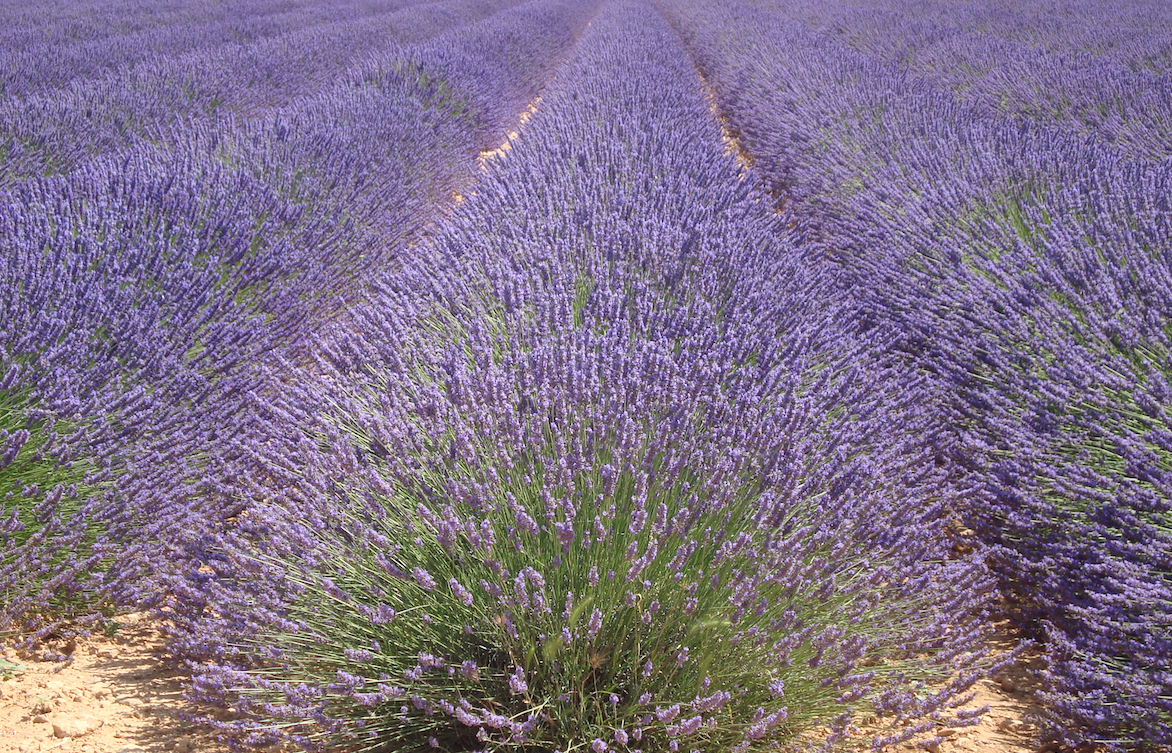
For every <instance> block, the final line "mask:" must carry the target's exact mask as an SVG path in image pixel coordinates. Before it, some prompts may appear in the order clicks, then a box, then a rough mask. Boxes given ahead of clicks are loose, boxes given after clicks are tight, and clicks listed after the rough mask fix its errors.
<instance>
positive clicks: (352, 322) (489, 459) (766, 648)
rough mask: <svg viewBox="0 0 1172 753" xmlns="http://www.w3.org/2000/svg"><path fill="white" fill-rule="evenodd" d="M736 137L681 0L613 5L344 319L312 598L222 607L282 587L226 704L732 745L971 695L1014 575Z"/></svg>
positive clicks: (312, 531)
mask: <svg viewBox="0 0 1172 753" xmlns="http://www.w3.org/2000/svg"><path fill="white" fill-rule="evenodd" d="M603 72H604V73H603ZM719 135H720V134H719V129H718V128H717V126H716V124H715V122H714V121H713V120H712V118H711V115H710V112H709V106H708V103H707V101H706V100H705V99H704V97H703V94H702V91H701V90H700V88H699V86H698V77H697V76H696V74H695V72H694V70H693V69H692V68H691V67H690V64H689V62H688V60H687V58H686V55H685V54H684V51H683V49H682V47H681V46H680V44H679V42H678V40H677V39H676V38H675V37H674V36H673V35H672V34H671V32H670V30H669V29H668V28H667V26H666V24H665V23H664V21H663V20H662V18H661V17H659V16H658V14H657V13H656V12H655V11H654V9H653V8H652V7H650V6H649V5H647V4H644V3H612V4H610V5H608V6H607V7H606V9H605V10H604V11H602V12H601V13H600V15H599V16H598V17H597V18H595V19H594V21H593V24H592V26H591V29H590V30H589V32H588V33H587V35H586V36H585V37H584V38H583V41H582V42H581V43H580V45H579V46H578V48H576V50H575V51H574V54H573V56H572V58H571V60H570V61H569V62H568V63H567V64H566V65H565V66H564V67H563V68H562V69H560V70H559V72H558V75H557V78H556V79H555V82H554V84H552V85H551V86H550V88H549V89H548V90H547V91H545V92H544V93H543V95H542V103H541V106H540V108H539V109H538V111H537V113H536V114H535V115H534V117H533V119H532V120H531V121H530V123H529V125H528V126H527V128H526V129H525V130H524V132H523V133H522V134H521V135H520V138H519V140H518V141H517V142H516V143H515V144H514V145H513V147H512V149H511V150H510V151H509V152H507V153H506V155H505V156H503V157H501V158H499V159H500V160H501V161H500V162H499V163H497V162H492V163H490V165H491V169H490V170H489V172H488V173H487V174H486V176H485V177H484V179H483V180H482V181H481V182H480V184H479V185H478V188H477V193H476V195H475V196H474V197H471V198H469V199H468V200H467V201H466V202H465V203H464V204H462V205H461V209H460V210H459V211H457V212H456V213H455V214H454V215H453V216H452V217H451V218H449V220H448V221H447V222H445V223H444V224H443V226H442V227H441V228H439V229H438V230H437V233H436V236H435V238H434V239H433V240H432V241H431V242H430V243H429V244H427V245H426V246H423V247H421V248H419V249H417V253H416V254H415V255H414V256H413V257H412V258H410V259H404V260H403V263H402V265H401V266H399V267H397V268H396V269H395V270H394V271H392V272H388V273H386V274H385V275H383V276H382V278H381V279H380V280H379V282H378V287H377V290H376V292H375V294H374V295H373V296H372V298H371V300H370V302H368V303H366V304H364V305H363V306H360V307H357V308H355V309H354V310H353V312H352V313H351V315H350V317H349V318H348V319H347V320H346V321H345V322H343V323H340V324H339V325H338V327H337V328H336V329H335V330H333V331H331V332H329V333H326V334H323V336H322V342H324V343H325V345H324V346H323V347H322V349H321V350H320V351H319V353H318V355H317V358H316V361H315V364H314V366H313V367H312V368H311V369H310V371H311V372H313V373H314V374H316V375H319V376H317V377H315V379H313V380H307V381H306V382H305V383H304V384H302V385H301V387H300V388H299V389H297V390H294V391H293V392H291V393H290V394H289V395H288V396H287V397H286V398H285V399H287V400H288V401H289V403H290V404H291V405H310V404H313V405H319V406H323V407H322V408H321V411H320V419H318V420H320V421H321V422H322V423H321V424H320V425H317V426H313V421H314V419H310V420H309V424H310V425H309V426H307V429H306V430H307V431H310V432H312V433H314V434H315V436H316V437H317V441H318V442H319V443H320V445H321V446H322V447H324V448H327V449H328V452H326V453H325V454H326V456H327V457H328V458H331V459H332V462H326V461H321V465H318V466H317V467H315V469H314V475H315V476H317V480H315V481H314V482H313V483H314V484H316V486H317V487H319V488H322V489H324V490H325V491H324V495H323V496H324V499H320V500H319V501H318V502H317V503H316V504H317V505H318V507H317V508H315V509H314V510H313V511H312V512H310V511H306V510H299V513H300V514H308V515H311V516H312V522H311V523H308V524H307V525H304V526H292V527H291V528H292V529H293V530H290V531H289V533H288V534H287V535H285V534H283V535H282V537H287V538H288V539H289V540H296V541H297V542H298V548H299V549H300V552H301V556H300V557H296V558H294V557H290V559H291V560H292V561H294V562H297V563H298V565H299V566H301V567H303V568H304V569H303V570H299V569H294V570H293V571H292V572H291V574H290V575H289V576H288V577H289V580H290V587H289V591H287V592H286V593H285V594H284V601H283V602H282V601H281V600H280V599H279V598H276V597H275V596H274V595H273V594H272V593H271V592H268V591H266V592H264V593H257V592H256V591H251V592H250V591H247V590H246V589H242V590H240V591H237V592H236V595H235V596H234V597H232V596H228V595H227V594H225V596H223V597H221V598H225V599H228V601H227V602H221V603H220V604H219V605H217V606H216V607H215V608H216V610H217V611H222V612H227V611H230V610H232V609H236V608H239V607H241V606H242V605H243V604H245V603H246V602H249V601H252V602H254V603H255V602H257V601H259V600H261V599H262V598H263V599H268V601H266V602H265V603H266V605H272V606H271V607H268V608H270V609H272V610H273V612H272V614H271V616H270V619H269V628H268V629H267V630H264V631H260V632H259V633H258V634H257V636H256V637H254V638H252V639H248V640H245V639H242V638H240V637H238V638H237V639H236V641H235V646H234V648H235V650H236V651H238V653H237V654H236V655H235V660H234V661H223V662H221V664H220V666H219V667H217V668H213V669H205V670H204V672H203V673H202V675H201V677H199V678H197V680H196V689H197V691H198V692H199V694H200V696H201V697H203V698H204V699H207V700H214V701H226V702H230V703H231V704H232V705H233V707H234V708H235V709H237V710H238V711H240V712H241V713H243V714H244V715H245V718H244V719H243V720H241V721H238V722H228V723H222V724H221V726H222V727H223V728H225V729H229V730H236V731H237V732H238V733H240V734H241V735H242V736H243V737H242V738H241V739H243V740H244V741H246V742H250V743H254V744H256V743H263V742H269V741H273V740H275V739H282V738H286V739H292V740H293V741H296V742H298V743H300V744H302V745H305V746H307V747H313V746H318V745H326V744H333V743H339V742H344V743H346V744H353V745H355V746H357V747H359V748H363V749H366V748H370V749H374V748H382V747H387V746H393V747H395V748H396V749H410V750H415V749H420V750H422V749H427V748H429V747H430V748H438V749H442V750H471V749H477V750H480V749H506V748H536V749H540V750H555V749H556V750H576V749H585V748H589V749H591V750H594V751H602V750H607V749H609V748H615V749H632V750H634V749H638V750H656V751H658V750H677V749H683V750H712V751H716V750H729V749H734V750H750V749H763V748H766V747H771V746H774V745H776V744H778V743H786V744H798V743H799V741H801V740H807V741H812V742H813V741H817V742H820V743H822V744H824V745H826V746H832V745H834V744H836V743H837V742H838V741H841V740H842V739H844V738H846V737H849V736H851V735H852V734H856V733H857V730H853V729H852V726H853V725H854V724H856V723H858V722H861V721H862V720H863V719H864V718H866V717H870V716H890V717H894V718H896V719H897V720H899V721H907V722H909V724H908V725H907V726H902V727H900V728H899V734H896V735H894V736H893V737H892V738H891V739H890V740H879V741H877V744H883V743H885V742H892V741H897V740H900V739H908V738H910V737H911V736H913V735H915V734H918V733H921V732H924V731H925V730H927V729H929V728H932V727H933V726H934V724H935V722H934V721H933V719H938V720H940V722H941V723H946V722H948V721H951V722H952V723H964V720H965V719H967V718H968V717H967V716H966V715H965V713H964V712H959V714H957V712H955V709H956V708H957V707H959V706H960V705H961V704H962V703H963V701H964V697H963V691H964V689H965V688H966V687H967V686H968V685H969V684H970V683H971V682H972V681H973V680H974V679H975V678H976V677H977V676H979V673H978V671H977V665H978V664H979V662H980V655H981V649H980V643H979V641H980V638H981V635H982V627H981V619H980V618H981V616H982V614H983V610H984V609H985V607H986V598H987V595H988V585H989V584H988V581H987V577H986V573H985V571H984V568H983V566H982V564H981V562H980V560H979V559H978V558H969V559H951V558H950V557H949V554H948V552H949V542H948V540H947V537H946V535H945V527H946V526H947V525H948V523H949V522H950V513H949V509H948V508H949V505H951V504H954V502H955V500H954V498H953V497H952V494H951V492H950V491H949V488H948V486H947V484H946V480H945V479H944V477H943V476H942V475H941V474H940V473H939V472H938V471H937V469H936V468H935V466H934V464H933V463H932V462H931V459H930V454H929V450H930V446H929V445H928V444H927V443H926V442H925V441H924V439H923V437H922V436H921V432H922V431H923V430H925V429H926V428H927V424H926V423H925V422H924V421H923V419H922V417H921V415H920V414H919V412H918V410H917V408H916V398H917V395H918V393H917V386H916V383H915V381H914V380H913V381H908V380H903V379H899V376H901V375H902V374H903V373H904V372H901V371H900V369H899V367H898V366H897V365H894V364H891V363H884V362H882V361H872V360H870V359H869V357H868V356H867V353H868V352H869V350H870V349H871V348H873V347H874V345H875V343H873V342H871V341H870V339H869V338H879V339H882V337H884V336H885V335H882V334H879V333H864V332H860V331H857V330H856V329H855V328H854V327H853V326H852V324H851V320H850V319H849V317H846V316H844V313H845V311H846V310H845V309H843V308H842V307H841V306H840V305H839V304H837V303H836V299H835V297H834V281H833V278H832V277H830V276H829V268H827V267H825V265H820V264H819V263H817V261H816V260H813V259H810V260H806V259H803V257H802V252H801V251H800V249H799V248H798V247H797V246H796V244H795V243H794V242H793V239H787V238H783V236H784V235H785V230H784V228H785V223H786V219H787V218H785V217H780V218H778V217H774V216H773V215H772V214H771V213H769V212H768V211H767V206H768V205H767V203H766V202H765V201H763V199H764V197H763V196H762V195H761V194H760V193H759V192H758V191H757V190H756V189H754V188H753V187H752V183H751V182H748V181H743V180H741V178H740V176H739V174H738V170H737V167H736V165H735V162H734V161H733V159H732V158H731V157H730V156H729V155H728V154H726V153H725V152H724V147H723V146H722V145H721V144H720V141H719ZM521 187H523V190H521ZM864 374H870V375H883V376H884V377H889V378H890V381H887V380H886V379H875V380H872V379H869V378H864V377H863V375H864ZM895 384H899V385H900V388H899V389H894V388H893V387H892V386H891V385H895ZM302 415H304V414H302ZM280 517H281V515H280V513H279V512H274V513H273V514H272V518H274V519H279V518H280ZM260 558H261V559H264V560H268V561H270V562H271V561H272V554H268V555H260ZM241 585H242V586H243V585H244V584H241ZM246 593H247V594H248V595H244V594H246ZM230 658H231V657H230ZM818 725H825V729H824V731H822V732H818V731H817V727H818Z"/></svg>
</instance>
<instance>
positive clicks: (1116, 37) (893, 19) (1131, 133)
mask: <svg viewBox="0 0 1172 753" xmlns="http://www.w3.org/2000/svg"><path fill="white" fill-rule="evenodd" d="M752 4H753V5H756V6H757V7H760V8H762V9H765V10H769V11H772V12H775V13H778V14H780V15H782V16H784V17H786V18H790V19H794V20H798V21H800V22H801V23H803V24H805V25H807V26H810V27H811V28H813V29H815V30H817V31H819V32H822V33H824V34H827V35H829V36H831V37H833V38H835V39H838V40H839V41H841V42H843V43H844V44H846V45H847V46H849V47H851V48H852V49H856V50H859V51H860V52H863V53H865V54H867V55H868V56H871V57H874V58H876V59H878V60H882V61H884V62H887V63H892V64H896V65H899V66H901V67H902V68H904V69H906V70H907V71H908V72H909V73H911V74H914V75H915V76H917V77H924V78H926V79H927V80H929V81H931V82H933V83H934V84H936V85H938V86H942V87H946V88H948V89H951V90H952V91H953V92H954V93H955V94H956V95H957V98H958V99H959V100H960V101H962V102H964V103H966V104H969V105H972V106H974V107H978V108H980V109H983V110H985V111H987V112H989V113H1005V114H1010V115H1015V116H1020V117H1025V118H1030V119H1033V120H1036V121H1038V122H1041V123H1044V124H1047V125H1052V126H1061V127H1063V128H1067V129H1070V130H1072V131H1076V132H1079V133H1086V134H1093V135H1094V136H1096V137H1097V138H1100V139H1102V140H1105V141H1107V142H1110V143H1113V144H1115V145H1116V146H1117V147H1118V148H1119V149H1121V150H1122V151H1124V152H1125V153H1127V154H1129V155H1131V156H1134V157H1137V158H1140V159H1145V160H1157V161H1158V160H1164V159H1168V158H1169V157H1172V115H1170V113H1172V77H1170V76H1169V74H1170V73H1172V14H1169V12H1168V9H1167V7H1166V5H1164V4H1163V3H1158V4H1152V3H1146V2H1142V0H1141V1H1137V2H1130V3H1124V4H1116V3H1112V4H1104V3H1101V2H1095V1H1094V0H1089V1H1088V2H1084V3H1072V4H1064V5H1063V8H1062V12H1061V13H1058V14H1056V13H1055V12H1054V7H1053V5H1051V4H1049V3H1045V4H1039V5H1037V6H1033V7H1031V5H1030V4H1029V3H1005V2H984V3H974V4H971V5H969V4H966V5H965V6H963V7H958V6H957V5H956V4H955V3H948V2H937V3H924V4H917V5H915V6H910V7H909V5H908V4H907V3H906V2H900V1H898V0H896V1H894V2H886V3H883V2H877V3H868V4H867V5H864V6H860V5H858V4H857V3H853V2H849V1H846V0H842V1H840V2H830V3H815V2H806V3H791V2H777V1H776V0H756V1H755V2H754V3H752Z"/></svg>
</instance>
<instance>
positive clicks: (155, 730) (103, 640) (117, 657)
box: [0, 614, 1038, 753]
mask: <svg viewBox="0 0 1172 753" xmlns="http://www.w3.org/2000/svg"><path fill="white" fill-rule="evenodd" d="M117 622H118V623H119V625H120V627H119V629H118V630H117V632H116V633H115V634H114V635H113V636H107V635H104V634H95V635H92V636H90V637H88V638H78V639H76V640H74V641H71V643H70V644H68V645H65V646H57V647H56V648H57V649H58V650H61V651H62V652H69V654H70V658H69V660H68V661H66V662H61V663H58V662H36V661H29V660H27V659H21V660H19V661H20V663H21V665H22V666H23V667H24V670H23V671H19V672H16V673H14V674H13V675H12V676H9V677H8V678H7V679H3V680H0V753H43V752H44V751H50V750H52V751H61V753H226V751H227V748H226V746H225V745H224V744H223V743H222V742H219V741H217V740H216V739H215V736H214V734H213V733H211V732H210V731H209V730H207V729H203V728H200V727H197V726H194V725H192V724H190V723H188V722H186V721H184V720H183V714H184V713H185V712H188V713H189V712H192V711H193V710H194V709H193V708H192V707H191V706H190V705H189V704H188V703H187V702H185V701H184V698H183V681H184V676H183V675H182V674H181V673H179V672H177V671H176V670H174V669H170V668H168V665H167V663H166V662H165V661H164V659H163V658H162V655H161V649H162V639H161V637H160V635H159V633H158V631H157V630H156V629H155V628H154V627H153V626H152V625H151V624H150V623H149V622H148V621H147V619H146V618H145V616H144V615H141V614H129V615H122V616H120V617H118V618H117ZM999 639H1000V640H1001V641H1002V642H1003V645H1001V646H999V648H1004V647H1005V645H1004V644H1008V643H1010V642H1011V641H1012V636H1009V635H1008V634H1007V633H1006V631H1005V630H1002V631H1001V632H1000V633H999ZM10 658H11V657H10ZM1029 661H1031V660H1029V659H1024V660H1022V662H1021V663H1020V664H1019V665H1018V666H1017V667H1014V668H1012V669H1011V670H1009V671H1008V672H1007V673H1006V674H1004V675H1002V676H1000V677H998V681H992V680H989V681H983V682H982V683H980V685H979V686H978V687H977V688H976V693H977V695H976V698H975V699H974V700H973V702H972V703H971V704H969V705H970V707H976V706H984V705H988V706H989V712H988V713H987V714H985V716H984V717H983V719H982V721H981V723H980V724H979V725H977V726H974V727H968V728H964V729H959V730H955V731H948V730H941V731H940V732H941V733H942V734H944V735H947V737H946V739H945V740H944V742H943V743H941V744H939V745H938V746H932V747H929V748H928V749H927V750H926V751H925V749H924V747H922V746H921V745H918V744H917V741H911V742H907V743H903V744H902V745H901V746H897V748H896V750H897V751H901V752H902V751H909V752H910V751H921V752H922V753H1035V751H1037V750H1038V749H1037V746H1036V745H1033V744H1031V738H1032V736H1033V731H1034V728H1033V726H1032V725H1031V723H1030V722H1029V716H1030V712H1031V710H1032V709H1033V708H1034V706H1033V703H1032V701H1031V698H1030V697H1031V687H1030V684H1029V681H1028V671H1027V670H1028V666H1027V663H1028V662H1029ZM923 737H924V738H930V737H932V736H929V735H925V736H923Z"/></svg>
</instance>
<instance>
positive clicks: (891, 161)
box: [664, 0, 1172, 747]
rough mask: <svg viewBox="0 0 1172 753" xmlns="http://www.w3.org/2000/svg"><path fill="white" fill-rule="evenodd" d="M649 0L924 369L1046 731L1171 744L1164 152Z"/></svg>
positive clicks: (808, 35)
mask: <svg viewBox="0 0 1172 753" xmlns="http://www.w3.org/2000/svg"><path fill="white" fill-rule="evenodd" d="M664 5H665V7H666V8H668V10H669V15H670V16H671V17H672V19H673V21H674V23H675V24H676V25H677V27H678V29H679V30H680V31H681V33H682V34H683V35H684V37H685V38H686V40H687V43H688V45H689V47H690V50H691V51H692V53H693V54H694V56H695V58H696V60H697V62H698V64H699V66H700V68H701V69H702V71H703V72H704V73H705V74H706V75H707V76H708V77H709V78H710V81H711V83H712V84H713V86H714V87H715V90H716V92H717V96H718V98H719V102H720V105H721V107H722V110H723V111H724V112H725V113H726V114H727V115H728V117H729V118H730V121H731V126H732V127H733V128H734V129H735V130H736V131H738V132H739V134H740V136H741V138H742V140H743V143H744V145H745V146H746V147H747V149H748V151H749V152H750V153H751V154H752V155H753V156H754V158H756V160H757V162H756V164H757V166H758V167H759V168H760V169H761V171H762V173H763V175H764V177H765V178H766V179H767V180H768V182H769V185H770V186H771V188H772V190H773V194H774V198H775V199H776V200H777V201H779V202H781V203H782V204H784V205H786V206H787V207H789V209H790V210H791V211H793V212H794V213H795V214H796V216H797V218H798V222H799V224H801V226H802V227H803V228H804V229H805V231H806V232H807V234H808V236H809V237H811V238H815V239H817V241H818V242H819V243H820V244H822V245H823V247H824V251H825V253H826V254H827V255H828V256H830V257H832V258H835V259H836V261H837V264H838V265H839V266H840V268H841V269H842V271H843V274H844V279H847V278H852V279H853V283H852V286H853V288H854V296H855V297H856V298H857V299H858V300H859V301H860V302H861V303H862V304H863V305H862V306H861V310H862V311H864V312H869V313H867V314H866V316H867V317H868V318H869V319H871V320H873V321H875V322H877V323H879V322H893V323H896V324H897V325H898V328H899V329H901V330H902V331H903V333H904V336H903V338H902V341H901V342H900V343H899V345H898V350H899V351H900V352H902V353H904V354H905V357H906V358H907V359H908V362H909V363H911V364H915V365H918V367H920V368H921V369H923V370H924V372H925V373H926V374H929V375H930V376H931V378H932V380H933V381H934V382H935V383H936V385H937V388H936V391H935V396H934V397H933V399H932V401H931V405H932V407H933V408H934V409H935V410H936V412H937V414H938V415H939V417H940V421H941V424H942V425H943V426H946V427H952V429H953V430H954V431H955V436H954V437H953V439H951V440H950V441H948V442H946V443H944V444H942V445H941V451H942V453H945V454H947V455H949V456H951V458H952V460H953V463H954V464H955V468H956V473H957V474H958V478H959V483H961V484H963V485H966V486H967V487H969V488H970V489H971V497H970V498H971V499H972V500H973V503H972V504H970V505H968V506H967V507H966V508H965V511H964V515H965V516H966V518H967V519H968V520H969V522H970V523H971V524H973V525H975V527H977V528H979V529H980V532H981V533H982V534H983V535H984V537H985V538H986V539H987V540H988V541H990V542H991V543H992V544H993V545H994V549H993V556H994V561H995V563H996V566H997V567H998V569H999V570H1000V572H1001V574H1002V576H1003V579H1004V582H1005V583H1006V584H1007V587H1008V589H1009V595H1010V597H1011V598H1012V599H1015V600H1017V603H1016V609H1017V613H1018V614H1019V615H1020V616H1023V617H1025V618H1027V622H1028V621H1030V620H1033V619H1037V620H1039V621H1040V623H1041V624H1042V625H1043V626H1044V630H1045V636H1044V637H1045V647H1046V652H1047V653H1046V658H1047V661H1048V665H1049V669H1048V671H1047V676H1046V680H1047V689H1046V692H1045V697H1046V699H1047V701H1048V704H1049V708H1050V710H1051V712H1052V713H1053V722H1054V729H1053V730H1052V731H1053V732H1054V733H1055V734H1057V735H1060V736H1063V737H1064V738H1065V739H1066V740H1067V741H1068V742H1071V743H1078V742H1081V741H1085V740H1088V739H1090V740H1098V741H1100V742H1104V743H1107V744H1110V745H1114V746H1120V747H1125V746H1134V745H1144V744H1147V745H1153V746H1159V745H1167V744H1169V743H1172V663H1170V662H1169V657H1172V634H1170V631H1169V625H1170V624H1172V521H1170V515H1172V507H1170V503H1169V500H1170V499H1172V417H1170V415H1169V411H1168V409H1167V406H1168V405H1169V404H1170V402H1172V387H1170V380H1172V365H1170V364H1172V362H1170V358H1172V332H1170V331H1169V328H1168V326H1167V311H1169V310H1170V309H1169V306H1170V305H1172V300H1170V295H1172V279H1170V278H1172V275H1170V270H1169V264H1168V250H1169V248H1170V247H1172V207H1170V206H1169V204H1168V200H1169V199H1168V197H1169V196H1172V163H1169V162H1168V161H1167V160H1165V161H1164V162H1161V163H1154V164H1152V163H1144V162H1138V161H1134V160H1131V159H1129V158H1128V156H1127V155H1126V154H1125V153H1123V152H1122V151H1121V150H1118V149H1116V148H1114V147H1112V146H1110V145H1106V144H1102V143H1100V142H1098V141H1096V140H1086V139H1084V138H1082V137H1079V136H1078V135H1077V134H1072V133H1071V132H1070V131H1069V130H1068V129H1066V128H1063V127H1052V126H1050V125H1049V124H1045V123H1036V124H1029V123H1025V122H1022V121H1020V120H1010V119H998V118H995V117H992V116H991V115H990V114H989V113H988V111H987V110H986V109H984V108H980V107H972V106H969V105H967V104H963V103H960V102H958V101H957V99H956V98H954V97H952V96H951V95H950V94H949V92H948V91H947V90H943V89H941V88H939V87H937V86H935V85H933V84H932V83H930V82H927V81H925V80H923V79H918V78H914V77H910V76H908V75H907V72H906V71H905V70H903V69H901V68H899V67H897V66H893V65H889V64H887V63H885V62H883V61H881V60H875V59H873V58H870V57H867V56H865V55H863V54H860V53H858V52H857V51H853V50H851V49H849V48H846V47H844V46H842V45H841V44H839V43H838V42H836V41H835V40H833V39H831V38H829V37H827V36H826V35H823V34H818V33H816V32H813V31H811V30H809V29H808V28H806V27H805V26H804V25H803V24H800V23H797V22H794V21H791V20H788V19H786V18H784V17H781V16H779V15H774V14H770V13H767V12H762V11H760V10H757V9H754V8H750V7H747V6H744V5H739V4H737V3H725V2H721V3H712V2H704V1H703V0H698V1H696V2H690V1H688V0H679V1H678V2H665V3H664ZM949 75H952V74H949ZM1058 125H1059V126H1063V125H1065V124H1064V123H1062V122H1061V121H1060V122H1059V124H1058Z"/></svg>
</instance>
